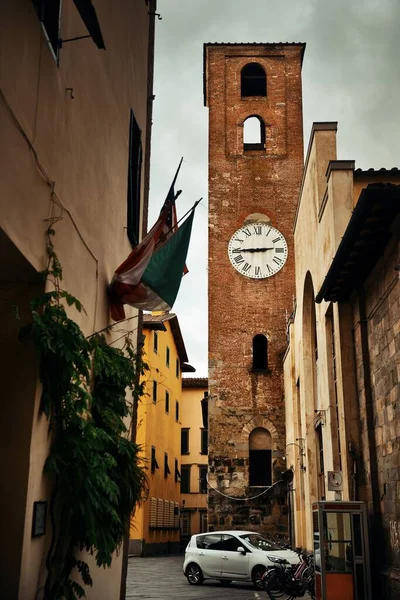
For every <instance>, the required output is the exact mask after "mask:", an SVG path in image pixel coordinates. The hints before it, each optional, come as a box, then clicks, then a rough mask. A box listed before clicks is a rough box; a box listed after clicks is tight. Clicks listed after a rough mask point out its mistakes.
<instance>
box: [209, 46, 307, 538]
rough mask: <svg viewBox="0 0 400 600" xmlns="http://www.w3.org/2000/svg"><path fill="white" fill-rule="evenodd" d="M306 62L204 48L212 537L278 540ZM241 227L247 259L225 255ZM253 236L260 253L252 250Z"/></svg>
mask: <svg viewBox="0 0 400 600" xmlns="http://www.w3.org/2000/svg"><path fill="white" fill-rule="evenodd" d="M303 53H304V44H280V43H278V44H205V47H204V94H205V98H204V100H205V104H206V106H207V107H208V108H209V263H208V266H209V271H208V283H209V394H210V399H209V411H208V413H209V474H208V477H209V484H210V485H209V493H208V509H209V514H208V518H209V523H208V524H209V528H210V529H229V528H242V529H247V528H251V529H257V530H263V531H268V532H270V533H271V534H273V535H275V534H286V533H287V514H286V507H285V494H284V493H283V487H284V485H283V482H282V472H283V471H285V463H284V460H283V457H284V454H285V407H284V400H283V376H282V358H283V355H284V352H285V349H286V316H287V313H290V312H291V310H292V302H293V299H292V297H293V294H294V251H293V222H294V216H295V210H296V202H297V197H298V191H299V187H300V183H301V176H302V168H303V133H302V91H301V65H302V58H303ZM251 122H253V126H254V125H255V129H254V130H252V131H250V129H249V126H250V123H251ZM248 136H249V137H248ZM243 227H244V229H241V232H242V234H243V235H242V237H243V239H244V238H246V237H247V235H249V236H252V239H253V242H252V244H253V246H252V248H250V249H249V248H247V247H246V248H245V249H244V252H245V257H244V258H242V257H241V255H240V253H239V250H240V249H239V248H238V247H235V248H233V249H232V244H233V245H235V244H236V243H239V244H240V243H241V237H240V235H239V236H236V238H235V232H238V230H239V229H240V228H243ZM271 227H273V228H274V229H270V228H271ZM275 230H276V232H275ZM271 231H272V232H274V235H276V240H278V239H279V240H281V243H282V244H283V243H284V242H283V241H282V239H283V238H284V239H285V240H286V249H287V260H286V262H285V264H284V265H283V266H282V263H283V261H282V262H280V259H279V256H280V255H279V254H278V252H282V255H283V254H284V249H283V247H282V248H281V249H280V250H275V251H274V249H273V247H272V246H271V247H270V248H267V247H266V246H265V243H266V239H267V235H268V234H269V233H270V232H271ZM258 235H259V238H258V240H260V244H261V246H262V245H264V246H263V247H262V248H261V247H260V248H259V247H258V246H257V242H255V241H254V237H257V236H258ZM271 237H273V236H272V235H271ZM249 239H250V237H249ZM235 240H239V241H235ZM278 243H280V242H278ZM229 244H231V246H230V248H231V250H230V252H231V259H229V256H228V246H229ZM260 244H258V245H260ZM266 252H270V253H271V252H272V253H271V254H268V255H267V254H266ZM274 252H275V253H276V264H278V265H279V266H282V268H280V270H279V269H277V271H276V272H274V273H273V272H272V271H273V270H274V265H273V264H272V263H271V265H270V266H272V269H271V268H269V267H267V266H266V265H267V262H268V261H269V260H271V261H273V257H274ZM235 253H236V254H235ZM264 253H265V254H264ZM235 255H236V256H237V260H235ZM256 255H257V256H256ZM267 256H268V260H267V258H266V257H267ZM285 257H286V255H285ZM264 258H265V260H264ZM235 265H236V266H235ZM234 266H235V268H234ZM238 267H239V268H238ZM260 269H261V271H260ZM263 269H265V272H262V270H263ZM257 473H258V474H260V477H258V475H257Z"/></svg>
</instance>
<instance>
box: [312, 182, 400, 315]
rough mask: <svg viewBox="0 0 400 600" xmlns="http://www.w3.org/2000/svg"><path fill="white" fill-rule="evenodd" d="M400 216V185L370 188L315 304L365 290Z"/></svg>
mask: <svg viewBox="0 0 400 600" xmlns="http://www.w3.org/2000/svg"><path fill="white" fill-rule="evenodd" d="M399 212H400V185H393V184H390V183H378V184H370V185H368V187H366V188H364V189H363V190H362V192H361V194H360V197H359V200H358V202H357V204H356V206H355V208H354V211H353V214H352V216H351V218H350V221H349V223H348V225H347V228H346V231H345V233H344V235H343V238H342V240H341V242H340V244H339V247H338V249H337V252H336V255H335V257H334V259H333V261H332V264H331V266H330V268H329V271H328V273H327V275H326V277H325V280H324V282H323V284H322V286H321V289H320V290H319V292H318V294H317V296H316V298H315V302H317V303H318V304H319V303H321V302H322V301H323V300H325V301H326V302H338V301H346V300H348V299H349V297H350V295H351V294H352V292H353V291H354V290H355V289H357V288H359V287H360V286H362V284H363V283H364V281H365V279H366V278H367V277H368V275H369V273H370V272H371V270H372V269H373V267H374V266H375V264H376V262H377V261H378V259H379V257H380V256H382V254H383V252H384V250H385V248H386V246H387V243H388V242H389V240H390V238H391V237H392V231H391V227H392V225H393V222H394V220H395V218H396V216H397V215H398V214H399Z"/></svg>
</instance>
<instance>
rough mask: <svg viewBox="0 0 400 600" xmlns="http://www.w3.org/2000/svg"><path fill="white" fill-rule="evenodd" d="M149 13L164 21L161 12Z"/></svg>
mask: <svg viewBox="0 0 400 600" xmlns="http://www.w3.org/2000/svg"><path fill="white" fill-rule="evenodd" d="M149 15H151V16H153V17H157V19H158V20H159V21H162V16H161V15H160V13H156V12H153V13H151V12H149Z"/></svg>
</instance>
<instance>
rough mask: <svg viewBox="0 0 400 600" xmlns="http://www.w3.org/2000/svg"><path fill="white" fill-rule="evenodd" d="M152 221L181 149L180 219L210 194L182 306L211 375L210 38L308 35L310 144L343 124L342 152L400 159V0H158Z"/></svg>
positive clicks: (201, 209) (193, 355)
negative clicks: (325, 129)
mask: <svg viewBox="0 0 400 600" xmlns="http://www.w3.org/2000/svg"><path fill="white" fill-rule="evenodd" d="M157 4H158V6H157V10H158V12H159V13H161V16H162V20H161V21H159V20H156V58H155V81H154V94H155V95H156V98H155V102H154V115H153V137H152V156H151V189H150V215H149V217H150V220H149V225H152V223H153V222H154V220H155V218H156V217H157V215H158V212H159V210H160V208H161V205H162V203H163V202H164V199H165V195H166V192H167V190H168V187H169V185H170V183H171V180H172V177H173V175H174V173H175V170H176V167H177V165H178V162H179V159H180V157H181V156H183V157H184V162H183V164H182V168H181V172H180V176H179V179H178V185H177V189H182V190H183V193H182V195H181V196H180V198H179V200H178V202H177V210H178V217H179V216H182V215H183V214H184V212H186V210H188V209H189V208H190V206H191V205H192V204H193V203H194V202H195V201H196V200H197V199H198V198H200V197H203V201H202V203H201V204H200V205H199V206H198V208H197V210H196V215H195V222H194V228H193V233H192V240H191V247H190V250H189V256H188V260H187V265H188V268H189V273H188V274H187V275H186V276H185V277H184V278H183V281H182V285H181V289H180V292H179V296H178V299H177V301H176V303H175V306H174V308H173V311H174V312H176V314H177V315H178V319H179V322H180V326H181V329H182V333H183V337H184V341H185V345H186V349H187V352H188V356H189V362H190V363H191V364H192V365H193V366H194V367H195V368H196V374H195V376H198V377H206V376H207V161H208V157H207V135H208V109H206V108H205V107H204V105H203V43H204V42H287V41H288V42H306V44H307V47H306V52H305V56H304V63H303V110H304V144H305V147H307V145H308V139H309V135H310V130H311V125H312V123H313V121H338V123H339V125H338V137H337V142H338V159H343V160H350V159H354V160H355V161H356V168H358V167H361V168H364V169H367V168H370V167H373V168H375V169H378V168H380V167H386V168H391V167H394V166H400V126H399V110H400V109H399V107H400V35H399V34H400V0H362V1H361V0H158V3H157Z"/></svg>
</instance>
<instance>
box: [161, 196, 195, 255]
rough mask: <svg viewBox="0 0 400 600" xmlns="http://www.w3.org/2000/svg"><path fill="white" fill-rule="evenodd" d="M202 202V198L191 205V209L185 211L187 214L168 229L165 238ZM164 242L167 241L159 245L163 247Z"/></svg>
mask: <svg viewBox="0 0 400 600" xmlns="http://www.w3.org/2000/svg"><path fill="white" fill-rule="evenodd" d="M178 196H179V194H178ZM202 200H203V198H200V200H196V202H195V203H194V204H193V206H192V208H189V210H188V211H187V212H186V213H185V214H184V215H183V217H181V218H180V219H179V221H177V222H176V223H175V225H174V226H173V227H171V229H168V231H167V233H166V234H165V237H167V236H168V234H169V233H171V231H173V230H174V229H175V228H176V227H178V225H179V223H180V222H181V221H182V220H183V219H184V218H185V217H187V216H188V214H190V213H191V212H192V211H193V210H195V208H196V206H197V205H198V204H199V203H200V202H201V201H202ZM174 201H175V199H174ZM166 241H167V240H165V241H164V242H163V243H162V244H161V245H164V244H165V242H166Z"/></svg>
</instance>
